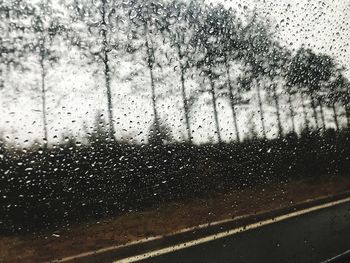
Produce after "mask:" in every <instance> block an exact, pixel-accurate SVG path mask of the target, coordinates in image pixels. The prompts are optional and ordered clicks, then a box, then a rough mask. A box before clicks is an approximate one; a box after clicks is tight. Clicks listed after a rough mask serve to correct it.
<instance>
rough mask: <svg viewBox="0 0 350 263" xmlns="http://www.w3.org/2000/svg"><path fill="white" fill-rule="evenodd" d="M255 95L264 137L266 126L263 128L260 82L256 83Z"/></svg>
mask: <svg viewBox="0 0 350 263" xmlns="http://www.w3.org/2000/svg"><path fill="white" fill-rule="evenodd" d="M256 88H257V95H258V103H259V110H260V120H261V128H262V132H263V137H264V139H266V128H265V119H264V109H263V107H262V99H261V94H260V84H259V83H257V85H256Z"/></svg>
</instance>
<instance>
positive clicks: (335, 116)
mask: <svg viewBox="0 0 350 263" xmlns="http://www.w3.org/2000/svg"><path fill="white" fill-rule="evenodd" d="M332 110H333V119H334V124H335V127H336V129H337V131H339V122H338V115H337V109H336V108H335V103H332Z"/></svg>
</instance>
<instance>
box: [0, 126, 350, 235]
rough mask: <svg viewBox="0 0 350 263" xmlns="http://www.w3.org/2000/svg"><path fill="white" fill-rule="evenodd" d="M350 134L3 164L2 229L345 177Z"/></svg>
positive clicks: (104, 147) (42, 155) (61, 153)
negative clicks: (289, 182) (298, 181)
mask: <svg viewBox="0 0 350 263" xmlns="http://www.w3.org/2000/svg"><path fill="white" fill-rule="evenodd" d="M349 139H350V132H349V131H347V130H344V131H341V132H335V131H334V130H328V131H327V132H326V133H325V134H323V135H320V134H318V133H306V132H304V133H303V134H302V135H301V136H300V137H298V136H296V135H295V134H289V135H287V136H286V137H284V138H279V139H274V140H259V139H255V140H250V141H245V142H242V143H239V144H238V143H230V144H220V145H201V146H196V145H189V144H168V145H125V144H118V143H115V144H111V143H110V144H101V143H99V144H92V145H89V146H79V147H72V146H69V145H62V146H61V147H56V148H53V149H47V150H45V151H41V150H38V151H32V152H30V153H26V154H20V155H18V154H17V155H15V154H14V153H13V152H12V153H10V152H8V151H6V150H5V149H3V150H2V152H3V153H2V157H3V158H1V159H0V171H1V176H0V187H1V188H0V197H1V198H0V202H1V203H0V230H1V232H14V231H19V230H20V231H29V230H30V231H31V230H33V229H42V228H47V227H49V228H50V227H54V226H56V225H62V224H66V223H68V222H73V221H82V220H87V219H92V218H95V219H97V218H103V217H106V216H111V215H116V214H120V213H125V212H128V211H135V210H142V209H145V208H146V207H150V206H154V205H158V204H160V203H164V202H168V201H172V200H173V201H174V200H183V199H186V198H193V197H203V196H208V195H211V194H213V193H216V192H227V191H230V190H231V189H240V188H243V187H252V186H256V185H263V184H265V185H266V184H269V183H271V182H275V181H285V180H291V179H300V178H307V177H316V176H320V175H325V174H329V175H337V174H345V173H347V171H348V169H349V167H350V160H349V158H350V145H349Z"/></svg>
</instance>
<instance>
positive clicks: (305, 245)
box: [118, 201, 350, 263]
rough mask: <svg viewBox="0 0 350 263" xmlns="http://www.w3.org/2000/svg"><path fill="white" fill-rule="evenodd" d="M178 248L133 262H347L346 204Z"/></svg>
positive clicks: (349, 223) (349, 210) (349, 221)
mask: <svg viewBox="0 0 350 263" xmlns="http://www.w3.org/2000/svg"><path fill="white" fill-rule="evenodd" d="M182 247H183V248H181V249H179V248H177V249H176V250H175V251H172V249H171V248H170V249H168V250H167V251H166V252H164V251H163V252H162V253H163V254H161V255H158V256H152V257H149V258H146V259H143V260H137V262H140V263H158V262H162V263H163V262H167V263H173V262H191V263H192V262H193V263H197V262H198V263H206V262H208V263H209V262H210V263H213V262H220V263H225V262H230V263H231V262H234V263H236V262H237V263H240V262H244V263H253V262H259V263H261V262H269V263H270V262H271V263H273V262H286V263H288V262H293V263H296V262H298V263H303V262H308V263H309V262H336V263H345V262H350V253H345V252H346V251H349V250H350V202H349V201H347V202H345V203H341V204H337V205H334V206H331V207H327V208H323V209H319V210H316V211H312V212H308V213H306V214H302V215H298V216H296V217H291V218H288V219H284V220H281V221H278V222H275V223H271V224H266V225H263V226H261V227H256V228H253V229H250V230H247V231H243V232H238V233H234V234H232V235H228V236H225V235H223V237H220V238H217V239H214V240H212V239H211V240H208V241H205V242H201V243H200V242H199V243H198V244H196V245H191V246H186V244H183V245H182ZM153 254H154V253H153ZM342 254H343V255H342ZM338 255H342V256H338ZM118 262H136V261H135V258H129V259H128V260H122V261H118Z"/></svg>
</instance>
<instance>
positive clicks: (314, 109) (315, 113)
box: [311, 94, 319, 130]
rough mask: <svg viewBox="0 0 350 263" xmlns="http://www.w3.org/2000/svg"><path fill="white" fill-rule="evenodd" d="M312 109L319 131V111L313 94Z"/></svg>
mask: <svg viewBox="0 0 350 263" xmlns="http://www.w3.org/2000/svg"><path fill="white" fill-rule="evenodd" d="M311 108H312V112H313V117H314V120H315V127H316V129H317V130H318V129H319V125H318V118H317V109H316V104H315V98H314V95H313V94H311Z"/></svg>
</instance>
